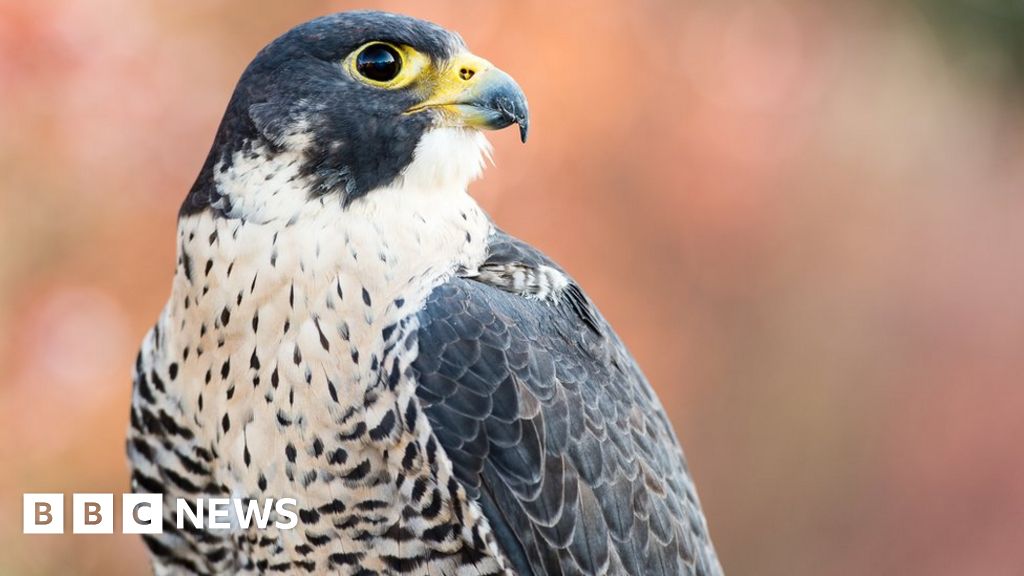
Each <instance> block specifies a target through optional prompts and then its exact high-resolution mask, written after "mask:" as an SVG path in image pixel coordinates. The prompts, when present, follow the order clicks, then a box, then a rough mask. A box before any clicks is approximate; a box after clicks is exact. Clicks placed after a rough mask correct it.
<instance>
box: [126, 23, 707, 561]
mask: <svg viewBox="0 0 1024 576" xmlns="http://www.w3.org/2000/svg"><path fill="white" fill-rule="evenodd" d="M513 125H514V126H517V127H518V129H519V136H520V138H521V139H522V140H523V142H524V143H525V142H526V139H527V135H528V132H529V109H528V105H527V99H526V96H525V95H524V92H523V90H522V88H521V87H520V86H519V85H518V84H517V83H516V82H515V80H513V78H512V77H511V76H510V75H509V74H507V73H506V72H504V71H502V70H501V69H499V68H498V67H496V66H495V65H493V64H492V63H490V62H489V61H487V60H485V59H484V58H481V57H479V56H476V55H474V54H473V53H472V52H470V51H469V50H468V48H467V47H466V44H465V42H464V41H463V40H462V38H461V37H460V36H459V35H458V34H456V33H454V32H450V31H448V30H446V29H444V28H442V27H440V26H438V25H435V24H432V23H428V22H426V21H422V20H419V19H414V18H411V17H407V16H402V15H396V14H390V13H384V12H376V11H358V12H344V13H338V14H331V15H326V16H322V17H320V18H317V19H314V20H311V21H309V22H306V23H303V24H300V25H298V26H296V27H295V28H293V29H291V30H290V31H287V32H286V33H284V34H283V35H282V36H280V37H279V38H277V39H276V40H274V41H272V42H271V43H270V44H268V45H267V46H266V47H265V48H263V49H262V50H261V51H260V52H259V53H258V54H257V55H256V57H255V58H254V59H253V60H252V62H251V63H250V64H249V66H248V67H247V68H246V69H245V71H244V72H243V73H242V75H241V77H240V79H239V81H238V83H237V86H236V88H235V90H234V92H233V94H232V96H231V98H230V101H229V103H228V105H227V109H226V111H225V113H224V116H223V120H222V121H221V123H220V125H219V128H218V129H217V132H216V136H215V138H214V141H213V145H212V147H211V149H210V151H209V154H208V156H207V158H206V160H205V162H204V163H203V165H202V167H201V169H200V171H199V174H198V176H197V178H196V180H195V182H194V184H193V185H192V187H191V188H190V189H189V191H188V194H187V196H186V197H185V200H184V202H183V204H182V206H181V209H180V211H179V213H178V220H177V233H176V237H175V242H176V250H177V261H176V264H175V268H174V276H173V281H172V285H171V291H170V296H169V298H168V301H167V303H166V305H165V306H164V308H163V310H162V312H161V313H160V315H159V317H158V320H157V321H156V323H155V324H154V325H153V327H152V328H151V329H150V330H149V332H148V333H147V334H146V336H145V337H144V340H143V342H142V345H141V348H140V350H139V354H138V357H137V360H136V362H135V366H134V376H133V380H132V396H131V406H130V424H129V426H128V433H127V442H126V444H127V453H128V461H129V466H130V470H131V491H132V492H135V493H140V494H160V495H162V497H163V501H164V504H165V507H164V509H163V510H164V513H163V514H164V516H163V517H164V519H165V520H164V523H163V529H162V531H161V532H160V533H155V534H145V535H144V536H143V539H144V542H145V544H146V546H147V548H148V552H149V556H150V559H151V562H152V568H153V570H154V572H155V573H156V574H158V575H168V574H265V573H287V574H342V575H359V576H369V575H374V574H378V575H385V574H403V575H442V574H444V575H489V574H516V575H522V576H526V575H531V576H544V575H556V574H558V575H574V574H585V575H592V574H594V575H596V574H633V575H669V574H671V575H699V576H714V575H718V574H721V573H722V569H721V565H720V563H719V561H718V557H717V555H716V553H715V549H714V546H713V545H712V542H711V539H710V536H709V533H708V527H707V521H706V519H705V516H704V513H703V511H702V509H701V505H700V502H699V500H698V497H697V493H696V489H695V486H694V482H693V478H692V476H691V475H690V472H689V469H688V467H687V463H686V461H685V458H684V455H683V452H682V449H681V448H680V444H679V442H678V440H677V438H676V435H675V432H674V431H673V428H672V425H671V423H670V422H669V419H668V417H667V416H666V413H665V411H664V409H663V407H662V405H661V403H660V402H659V400H658V398H657V396H656V395H655V393H654V391H653V389H652V387H651V385H650V384H649V383H648V381H647V379H646V378H645V377H644V375H643V373H642V372H641V370H640V368H639V367H638V366H637V363H636V361H635V360H634V359H633V357H632V356H631V355H630V353H629V352H628V351H627V349H626V347H625V346H624V345H623V343H622V341H621V340H620V339H619V338H618V336H617V335H616V334H615V332H614V331H613V330H612V328H611V327H610V325H609V324H608V322H607V321H606V319H605V318H604V316H602V315H601V313H600V312H599V311H598V310H597V308H596V307H595V305H594V304H593V302H592V301H591V299H590V298H589V297H588V296H587V295H586V294H585V293H584V292H583V290H582V289H581V288H580V286H579V285H578V284H577V283H576V281H575V280H574V279H573V278H572V277H571V276H570V275H569V274H568V273H567V272H566V271H565V270H564V269H563V268H561V267H560V266H559V265H558V264H556V263H555V262H553V261H552V260H551V259H549V258H548V257H547V256H545V255H544V254H543V253H542V252H541V251H540V250H538V249H537V248H534V247H533V246H531V245H529V244H527V243H526V242H523V241H521V240H519V239H517V238H515V237H513V236H512V235H510V234H508V233H506V232H505V231H503V230H502V229H501V228H499V227H498V226H497V225H495V224H494V222H493V221H492V220H491V218H490V217H489V216H488V215H487V214H486V213H485V212H484V210H483V209H482V208H481V207H480V206H479V205H478V204H477V202H476V201H475V200H474V199H473V197H472V196H470V195H469V193H468V191H467V190H468V187H469V184H470V183H471V182H472V181H474V180H476V179H477V178H478V177H480V176H481V173H482V170H483V169H484V167H485V164H486V163H487V162H488V160H489V158H490V154H491V149H490V146H489V144H488V140H487V138H486V136H485V131H488V130H498V129H502V128H506V127H510V126H513ZM565 225H566V226H569V225H571V223H570V222H566V223H565ZM203 498H206V499H210V498H229V499H240V500H242V501H245V502H261V501H264V500H266V499H282V498H293V499H294V501H295V512H296V513H297V514H296V515H297V517H298V518H297V522H296V524H295V526H294V527H293V528H290V529H286V528H282V527H280V525H279V524H270V525H268V526H266V527H261V526H252V525H250V526H248V527H243V526H241V525H240V524H239V523H238V522H237V518H235V519H234V520H232V528H229V529H213V528H207V527H195V526H192V525H190V524H185V525H183V526H182V525H179V524H177V523H176V522H175V520H174V514H173V512H174V510H175V503H178V504H179V505H180V503H181V502H182V501H184V502H186V503H188V504H187V506H189V507H191V510H192V512H193V513H194V512H195V509H194V508H195V506H196V502H198V501H201V499H203ZM272 513H276V512H272Z"/></svg>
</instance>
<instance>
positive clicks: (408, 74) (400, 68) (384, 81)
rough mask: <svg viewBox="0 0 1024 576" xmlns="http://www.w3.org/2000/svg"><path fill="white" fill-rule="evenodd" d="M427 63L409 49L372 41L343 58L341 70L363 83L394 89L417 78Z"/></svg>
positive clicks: (422, 57) (423, 58) (403, 46)
mask: <svg viewBox="0 0 1024 576" xmlns="http://www.w3.org/2000/svg"><path fill="white" fill-rule="evenodd" d="M428 61H429V59H428V58H427V57H426V56H424V55H422V54H420V53H419V52H417V51H416V50H414V49H413V48H412V47H410V46H405V45H395V44H390V43H388V42H380V41H373V42H367V43H366V44H363V45H362V46H360V47H359V48H358V49H356V50H354V51H353V52H352V53H351V54H350V55H349V56H348V58H346V59H345V62H344V67H345V69H346V70H348V72H349V74H351V75H352V77H353V78H355V79H356V80H359V81H360V82H363V83H364V84H369V85H370V86H375V87H377V88H384V89H387V90H395V89H398V88H403V87H405V86H408V85H409V84H411V83H412V82H413V81H414V80H415V79H416V78H417V77H419V75H420V72H422V70H423V68H424V67H425V66H426V65H427V64H428Z"/></svg>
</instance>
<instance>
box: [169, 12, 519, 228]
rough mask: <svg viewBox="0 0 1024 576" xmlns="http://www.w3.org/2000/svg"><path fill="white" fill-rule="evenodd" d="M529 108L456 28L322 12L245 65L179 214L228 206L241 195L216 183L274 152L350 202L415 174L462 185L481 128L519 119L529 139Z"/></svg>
mask: <svg viewBox="0 0 1024 576" xmlns="http://www.w3.org/2000/svg"><path fill="white" fill-rule="evenodd" d="M528 118H529V116H528V112H527V105H526V97H525V96H524V95H523V92H522V90H521V89H520V88H519V86H518V85H517V84H516V83H515V81H514V80H512V78H511V77H510V76H509V75H508V74H506V73H505V72H502V71H501V70H499V69H498V68H496V67H495V66H494V65H492V64H491V63H490V62H488V61H487V60H484V59H483V58H480V57H478V56H475V55H473V54H471V53H470V52H469V51H468V50H467V49H466V46H465V44H464V42H463V41H462V39H461V38H460V37H459V36H458V35H457V34H454V33H452V32H449V31H447V30H445V29H443V28H441V27H439V26H437V25H435V24H431V23H429V22H424V21H422V20H417V19H414V18H409V17H405V16H399V15H395V14H388V13H383V12H347V13H341V14H334V15H330V16H325V17H322V18H318V19H316V20H312V21H310V22H307V23H305V24H302V25H300V26H297V27H295V28H293V29H292V30H290V31H289V32H287V33H285V34H284V35H283V36H281V37H279V38H278V39H276V40H275V41H273V42H272V43H270V44H269V45H268V46H267V47H265V48H264V49H263V50H262V51H260V53H259V54H258V55H257V56H256V58H255V59H254V60H253V61H252V63H251V64H250V65H249V67H248V68H247V69H246V70H245V72H244V73H243V74H242V77H241V79H240V80H239V82H238V85H237V87H236V88H235V92H234V95H233V96H232V98H231V101H230V103H229V105H228V109H227V111H226V113H225V115H224V119H223V121H222V123H221V126H220V129H219V130H218V133H217V136H216V139H215V141H214V144H213V148H212V150H211V152H210V155H209V157H208V158H207V161H206V164H205V165H204V167H203V170H202V172H201V173H200V175H199V179H198V180H197V181H196V184H195V185H194V186H193V189H192V191H191V193H190V194H189V197H188V198H187V199H186V201H185V204H184V206H183V207H182V213H183V214H191V213H195V212H198V211H201V210H204V209H207V208H210V207H212V208H214V209H217V210H219V211H221V212H222V213H225V214H230V213H231V212H232V210H233V209H236V208H237V207H236V206H234V204H235V203H237V201H238V200H239V199H238V198H232V194H231V193H230V191H225V190H222V189H219V188H224V187H225V186H221V185H219V184H218V181H219V179H223V176H222V175H224V174H228V173H230V172H231V171H232V170H235V171H238V172H244V171H245V170H247V169H246V168H240V167H239V166H238V164H239V163H244V162H245V161H250V162H260V163H263V164H267V163H273V160H274V159H275V158H279V159H284V160H285V161H286V162H287V165H288V166H289V167H290V168H291V169H294V170H296V172H297V176H298V177H299V178H302V179H303V180H304V181H306V182H307V183H308V186H307V187H306V188H305V190H306V192H307V194H308V195H309V196H311V197H313V198H316V197H323V196H329V195H337V196H338V197H339V199H340V201H341V203H342V204H343V205H347V204H349V203H351V202H353V201H355V200H357V199H359V198H361V197H363V196H365V195H367V194H368V193H370V192H371V191H373V190H375V189H378V188H382V187H387V186H392V185H395V184H396V182H400V181H401V180H402V179H405V178H410V177H416V178H423V179H426V180H430V179H439V180H444V179H446V178H454V179H456V180H458V179H463V180H465V182H463V185H464V184H465V183H468V181H469V180H471V179H472V178H473V177H475V176H476V175H477V174H478V173H479V171H480V169H481V167H482V163H483V159H484V157H485V156H486V153H487V142H486V139H484V137H483V136H482V135H481V134H480V130H481V129H500V128H504V127H507V126H510V125H512V124H518V125H519V131H520V136H521V138H522V140H523V141H524V142H525V141H526V134H527V129H528ZM414 160H415V162H414ZM412 172H414V173H412ZM263 177H265V178H270V177H271V175H269V174H264V176H263ZM294 177H295V176H292V178H293V179H294ZM293 200H295V199H293Z"/></svg>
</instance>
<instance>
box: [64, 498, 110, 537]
mask: <svg viewBox="0 0 1024 576" xmlns="http://www.w3.org/2000/svg"><path fill="white" fill-rule="evenodd" d="M72 507H73V508H72V510H73V514H72V531H73V532H74V533H75V534H113V533H114V495H113V494H75V495H74V497H73V498H72Z"/></svg>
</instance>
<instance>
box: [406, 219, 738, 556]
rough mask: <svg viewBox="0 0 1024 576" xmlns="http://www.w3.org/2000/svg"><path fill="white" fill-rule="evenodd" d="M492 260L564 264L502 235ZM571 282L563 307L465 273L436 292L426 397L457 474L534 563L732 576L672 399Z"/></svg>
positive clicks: (426, 335)
mask: <svg viewBox="0 0 1024 576" xmlns="http://www.w3.org/2000/svg"><path fill="white" fill-rule="evenodd" d="M492 260H493V261H500V262H517V263H523V264H527V265H530V266H535V267H536V266H541V265H545V266H554V264H552V263H551V262H550V261H549V260H548V259H547V258H546V257H544V255H542V254H541V253H540V252H538V251H537V250H535V249H534V248H532V247H530V246H529V245H527V244H525V243H522V242H520V241H518V240H515V239H514V238H511V237H509V236H507V235H504V234H501V233H498V234H496V235H495V237H494V241H493V242H492V243H491V245H490V254H489V257H488V261H492ZM571 289H572V295H571V296H569V298H571V301H569V300H562V301H558V302H556V303H555V304H554V305H552V304H551V303H550V302H545V301H541V300H538V299H529V298H525V297H523V296H521V295H517V294H512V293H509V292H506V291H502V290H498V289H495V288H494V287H492V286H488V285H486V284H483V283H480V282H478V281H475V280H473V279H470V278H455V279H453V280H451V281H449V282H447V283H445V284H443V285H442V286H440V287H438V288H437V289H436V290H435V291H434V292H433V293H432V294H431V295H430V297H429V298H428V300H427V303H426V306H425V307H424V308H423V310H422V311H421V312H420V313H419V319H420V329H419V333H418V344H419V356H418V357H417V358H416V360H415V362H414V363H413V367H414V369H415V370H416V372H417V375H418V383H419V384H418V388H417V390H416V394H417V396H418V398H419V400H420V403H421V406H422V408H423V410H424V412H425V413H426V415H427V419H428V420H429V421H430V423H431V425H432V427H433V430H434V433H435V434H436V435H437V438H438V440H439V441H440V443H441V445H442V447H443V448H444V450H445V453H446V454H447V455H448V458H449V459H450V460H451V461H452V465H453V468H454V472H455V477H456V478H457V479H458V480H459V481H460V482H462V484H463V485H464V486H465V487H466V489H467V492H468V494H469V495H470V496H471V497H472V498H475V499H478V500H479V502H480V504H481V506H482V509H483V511H484V513H485V515H486V516H487V518H488V519H489V520H490V523H491V529H492V530H493V532H494V534H495V536H496V539H497V541H498V543H499V545H500V547H501V548H502V550H504V552H505V553H506V554H507V556H508V558H509V559H510V561H511V563H512V564H513V565H514V567H515V569H516V570H517V571H518V572H519V573H520V574H523V575H526V574H536V575H538V576H540V575H550V574H597V573H605V572H604V571H605V570H606V569H607V570H608V572H607V573H612V574H622V573H625V574H646V575H670V574H673V575H679V574H686V575H691V574H692V575H712V574H719V573H720V568H719V567H718V563H717V559H716V558H715V556H714V552H713V549H712V547H711V544H710V541H709V537H708V534H707V528H706V524H705V521H704V516H703V513H702V512H701V509H700V504H699V503H698V500H697V495H696V492H695V489H694V486H693V482H692V479H691V478H690V475H689V472H688V470H687V468H686V464H685V461H684V459H683V454H682V451H681V449H680V447H679V445H678V443H677V441H676V438H675V435H674V433H673V432H672V428H671V425H670V423H669V422H668V420H667V418H666V416H665V413H664V411H663V410H662V408H661V405H660V404H659V402H658V400H657V399H656V397H655V396H654V393H653V391H652V390H651V388H650V385H649V384H648V383H647V381H646V380H645V378H644V376H643V374H642V373H641V372H640V370H639V368H638V367H637V366H636V363H635V362H634V360H633V359H632V357H630V355H629V354H628V352H627V351H626V349H625V348H624V347H623V345H622V344H621V342H619V340H618V339H617V338H616V337H615V335H614V333H613V332H612V331H611V329H610V328H609V327H608V325H607V323H606V322H605V321H604V320H603V318H601V317H600V315H599V314H598V313H597V312H596V310H595V309H594V308H593V306H592V305H591V304H590V302H589V301H588V300H587V299H586V297H585V296H583V293H582V292H581V291H580V290H579V288H578V287H577V286H576V285H575V284H572V285H571ZM595 328H596V329H595Z"/></svg>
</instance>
